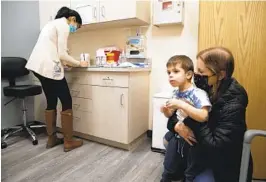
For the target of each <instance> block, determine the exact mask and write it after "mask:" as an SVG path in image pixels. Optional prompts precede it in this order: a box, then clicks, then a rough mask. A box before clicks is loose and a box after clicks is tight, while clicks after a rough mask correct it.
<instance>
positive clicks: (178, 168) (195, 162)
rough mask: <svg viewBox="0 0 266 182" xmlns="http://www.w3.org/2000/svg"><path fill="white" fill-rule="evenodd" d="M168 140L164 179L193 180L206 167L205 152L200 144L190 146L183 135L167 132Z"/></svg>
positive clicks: (188, 181) (166, 137) (187, 181)
mask: <svg viewBox="0 0 266 182" xmlns="http://www.w3.org/2000/svg"><path fill="white" fill-rule="evenodd" d="M164 138H165V140H166V141H168V145H167V146H166V153H165V158H164V172H163V175H162V179H163V181H174V180H180V179H183V178H185V181H186V182H193V180H194V178H195V177H196V176H197V175H199V174H200V173H201V172H203V171H204V169H205V164H204V162H205V163H206V161H204V160H205V158H204V156H205V155H206V154H205V155H204V152H203V151H202V149H201V148H200V146H199V145H196V144H195V145H194V146H192V147H191V146H189V144H188V143H187V142H186V141H185V140H184V139H183V138H181V137H178V136H177V135H175V134H174V133H172V132H170V131H169V132H167V133H166V135H165V137H164Z"/></svg>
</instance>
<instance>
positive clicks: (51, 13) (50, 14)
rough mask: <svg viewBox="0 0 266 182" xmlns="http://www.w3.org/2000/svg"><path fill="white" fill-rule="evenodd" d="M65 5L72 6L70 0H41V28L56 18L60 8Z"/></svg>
mask: <svg viewBox="0 0 266 182" xmlns="http://www.w3.org/2000/svg"><path fill="white" fill-rule="evenodd" d="M63 6H66V7H70V0H56V1H43V0H39V17H40V29H42V28H43V27H44V26H45V25H46V24H47V23H48V22H49V21H51V20H53V19H55V16H56V14H57V12H58V10H59V9H60V8H61V7H63Z"/></svg>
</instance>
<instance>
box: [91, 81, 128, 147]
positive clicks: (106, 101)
mask: <svg viewBox="0 0 266 182" xmlns="http://www.w3.org/2000/svg"><path fill="white" fill-rule="evenodd" d="M92 118H93V119H92V121H93V122H92V123H91V126H90V127H92V128H91V131H92V132H93V135H94V136H96V137H100V138H104V139H108V140H112V141H116V142H120V143H124V144H127V143H128V89H127V88H117V87H101V86H93V88H92Z"/></svg>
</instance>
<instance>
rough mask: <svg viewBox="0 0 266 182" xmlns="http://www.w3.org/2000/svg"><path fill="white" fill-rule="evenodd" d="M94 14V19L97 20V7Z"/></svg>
mask: <svg viewBox="0 0 266 182" xmlns="http://www.w3.org/2000/svg"><path fill="white" fill-rule="evenodd" d="M93 14H94V18H97V9H96V7H94V10H93Z"/></svg>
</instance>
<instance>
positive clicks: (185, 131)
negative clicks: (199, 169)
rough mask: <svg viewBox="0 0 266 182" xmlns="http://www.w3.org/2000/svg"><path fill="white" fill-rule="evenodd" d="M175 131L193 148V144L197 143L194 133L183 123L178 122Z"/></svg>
mask: <svg viewBox="0 0 266 182" xmlns="http://www.w3.org/2000/svg"><path fill="white" fill-rule="evenodd" d="M174 130H175V131H176V132H177V133H178V134H179V135H180V136H181V137H182V138H184V140H186V142H187V143H188V144H189V145H191V146H193V143H192V142H195V143H197V140H196V139H195V136H194V133H193V131H192V130H191V129H190V128H189V127H187V126H186V125H185V124H184V123H183V122H178V123H176V125H175V128H174Z"/></svg>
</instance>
